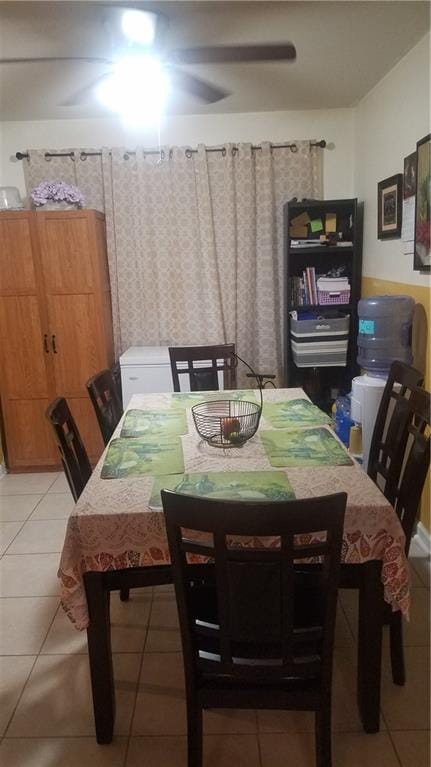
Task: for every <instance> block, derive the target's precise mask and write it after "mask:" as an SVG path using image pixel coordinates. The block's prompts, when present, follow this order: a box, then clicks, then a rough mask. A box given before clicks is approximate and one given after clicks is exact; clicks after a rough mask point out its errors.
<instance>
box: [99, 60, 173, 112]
mask: <svg viewBox="0 0 431 767" xmlns="http://www.w3.org/2000/svg"><path fill="white" fill-rule="evenodd" d="M168 93H169V79H168V77H167V75H166V72H164V70H163V68H162V65H161V63H160V61H159V60H158V59H156V58H154V57H153V56H129V57H126V58H123V59H120V60H119V61H117V62H116V64H115V66H114V70H113V72H112V74H111V75H110V76H109V77H108V78H107V79H106V80H104V81H103V82H102V83H101V84H100V85H99V87H98V89H97V97H98V99H99V101H101V102H102V103H103V104H104V105H105V106H107V107H109V109H112V110H113V111H114V112H117V113H118V114H120V115H121V117H123V118H124V119H125V120H127V122H130V123H135V124H138V125H151V124H154V123H158V122H159V120H160V117H161V115H162V113H163V111H164V107H165V104H166V100H167V97H168Z"/></svg>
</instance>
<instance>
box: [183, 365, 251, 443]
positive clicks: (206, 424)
mask: <svg viewBox="0 0 431 767" xmlns="http://www.w3.org/2000/svg"><path fill="white" fill-rule="evenodd" d="M235 357H238V355H236V354H235ZM238 359H240V360H241V358H240V357H238ZM241 362H244V360H241ZM244 364H245V365H247V367H248V368H249V369H250V370H251V368H250V366H249V365H248V364H247V363H246V362H244ZM252 372H253V371H252ZM253 375H255V374H254V373H253ZM259 392H260V404H258V403H257V402H250V401H249V400H243V399H220V400H212V401H211V400H210V401H208V402H200V403H199V404H198V405H194V406H193V407H192V416H193V421H194V424H195V426H196V431H197V432H198V434H199V436H200V437H202V439H204V440H205V441H206V442H208V444H209V445H212V446H213V447H222V448H230V447H242V445H244V443H245V442H247V440H249V439H250V438H251V437H253V435H254V434H256V431H257V429H258V427H259V421H260V416H261V415H262V404H263V400H262V389H261V387H259Z"/></svg>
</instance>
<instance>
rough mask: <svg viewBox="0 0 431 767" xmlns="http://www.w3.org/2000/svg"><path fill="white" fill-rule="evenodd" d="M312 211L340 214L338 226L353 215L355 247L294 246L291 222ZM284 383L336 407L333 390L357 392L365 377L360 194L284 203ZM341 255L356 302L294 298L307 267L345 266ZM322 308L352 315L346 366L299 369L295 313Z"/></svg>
mask: <svg viewBox="0 0 431 767" xmlns="http://www.w3.org/2000/svg"><path fill="white" fill-rule="evenodd" d="M303 212H307V213H308V214H309V215H310V218H313V217H314V218H317V217H319V218H324V217H325V215H326V213H335V214H336V215H337V224H338V222H339V221H343V222H344V224H343V227H342V228H343V229H344V230H346V224H345V222H346V221H347V220H348V219H349V217H350V216H352V228H351V230H350V231H349V232H347V230H346V231H345V235H344V236H345V240H347V241H349V242H350V241H351V242H352V243H353V245H348V246H341V247H340V246H337V245H317V246H316V247H295V246H293V247H292V246H291V244H290V240H291V239H297V238H295V237H294V238H290V237H289V222H290V221H291V219H293V218H295V217H296V216H298V215H299V214H301V213H303ZM283 213H284V312H283V314H284V386H301V387H302V388H304V389H305V391H306V392H307V394H308V395H309V396H310V398H311V399H312V400H313V401H314V402H315V403H316V404H318V405H319V407H323V408H324V409H326V410H329V409H330V406H331V402H330V397H329V392H330V389H338V390H339V391H340V393H347V392H349V391H350V390H351V382H352V378H354V376H356V375H359V372H360V369H359V366H358V364H357V362H356V356H357V328H358V314H357V307H358V301H359V299H360V297H361V278H362V229H363V204H362V203H359V202H358V200H357V199H356V198H349V199H340V200H304V201H303V202H288V203H286V204H285V206H284V211H283ZM346 235H347V236H346ZM340 257H341V258H344V259H345V263H346V267H347V271H348V274H349V281H350V300H349V303H348V304H298V303H296V302H293V301H291V293H290V280H291V278H292V277H294V276H298V275H301V276H302V271H303V270H305V268H306V267H307V266H314V267H315V268H316V273H322V272H323V271H328V270H329V269H330V268H332V267H334V266H340ZM301 309H306V310H313V309H314V310H322V311H336V310H339V311H346V312H349V314H350V326H349V342H348V350H347V361H346V366H345V367H342V366H316V367H315V368H313V367H307V368H299V367H297V366H296V365H295V363H294V361H293V356H292V351H291V346H290V316H289V313H290V312H291V311H293V310H301Z"/></svg>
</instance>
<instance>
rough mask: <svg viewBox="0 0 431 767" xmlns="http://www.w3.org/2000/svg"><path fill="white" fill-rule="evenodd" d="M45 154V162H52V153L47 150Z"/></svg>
mask: <svg viewBox="0 0 431 767" xmlns="http://www.w3.org/2000/svg"><path fill="white" fill-rule="evenodd" d="M44 156H45V162H51V160H52V157H51V155H50V154H48V152H45V155H44Z"/></svg>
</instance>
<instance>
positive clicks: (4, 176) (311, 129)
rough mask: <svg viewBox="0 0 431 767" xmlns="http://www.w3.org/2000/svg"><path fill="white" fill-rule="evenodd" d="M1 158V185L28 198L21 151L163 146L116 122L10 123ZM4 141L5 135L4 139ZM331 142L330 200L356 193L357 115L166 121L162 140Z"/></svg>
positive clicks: (327, 156)
mask: <svg viewBox="0 0 431 767" xmlns="http://www.w3.org/2000/svg"><path fill="white" fill-rule="evenodd" d="M1 129H2V133H3V142H2V147H1V154H0V185H2V186H7V185H12V186H17V187H18V188H19V189H20V191H21V193H22V194H23V193H24V176H23V168H22V163H21V162H17V161H15V162H11V161H10V157H11V156H12V157H13V156H14V155H15V152H16V151H17V150H21V151H23V150H25V149H27V148H32V149H40V148H43V147H48V148H50V149H59V148H64V147H83V146H85V147H100V146H125V147H128V148H129V149H133V147H135V146H136V145H141V146H157V143H158V137H157V134H156V132H155V131H154V130H153V131H133V130H126V129H125V128H124V127H123V126H122V125H121V122H120V121H119V120H116V119H92V120H45V121H36V122H4V123H3V124H2V125H1ZM0 138H1V134H0ZM307 138H310V139H314V138H317V139H320V138H325V139H326V140H327V141H328V143H329V144H330V148H329V149H326V150H325V151H324V154H323V157H324V194H325V197H327V198H331V197H334V198H337V197H348V196H351V195H352V193H353V156H352V145H353V111H352V110H351V109H328V110H319V109H316V110H309V111H302V112H295V111H291V112H256V113H247V114H225V115H188V116H178V117H167V118H165V124H164V125H163V126H162V131H161V141H162V143H166V144H178V145H184V144H186V145H191V146H196V145H197V144H199V143H202V144H206V145H209V146H211V145H217V144H222V143H224V142H227V141H232V142H237V141H251V142H253V143H260V142H261V141H273V142H279V143H280V142H284V141H292V140H294V139H307Z"/></svg>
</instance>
